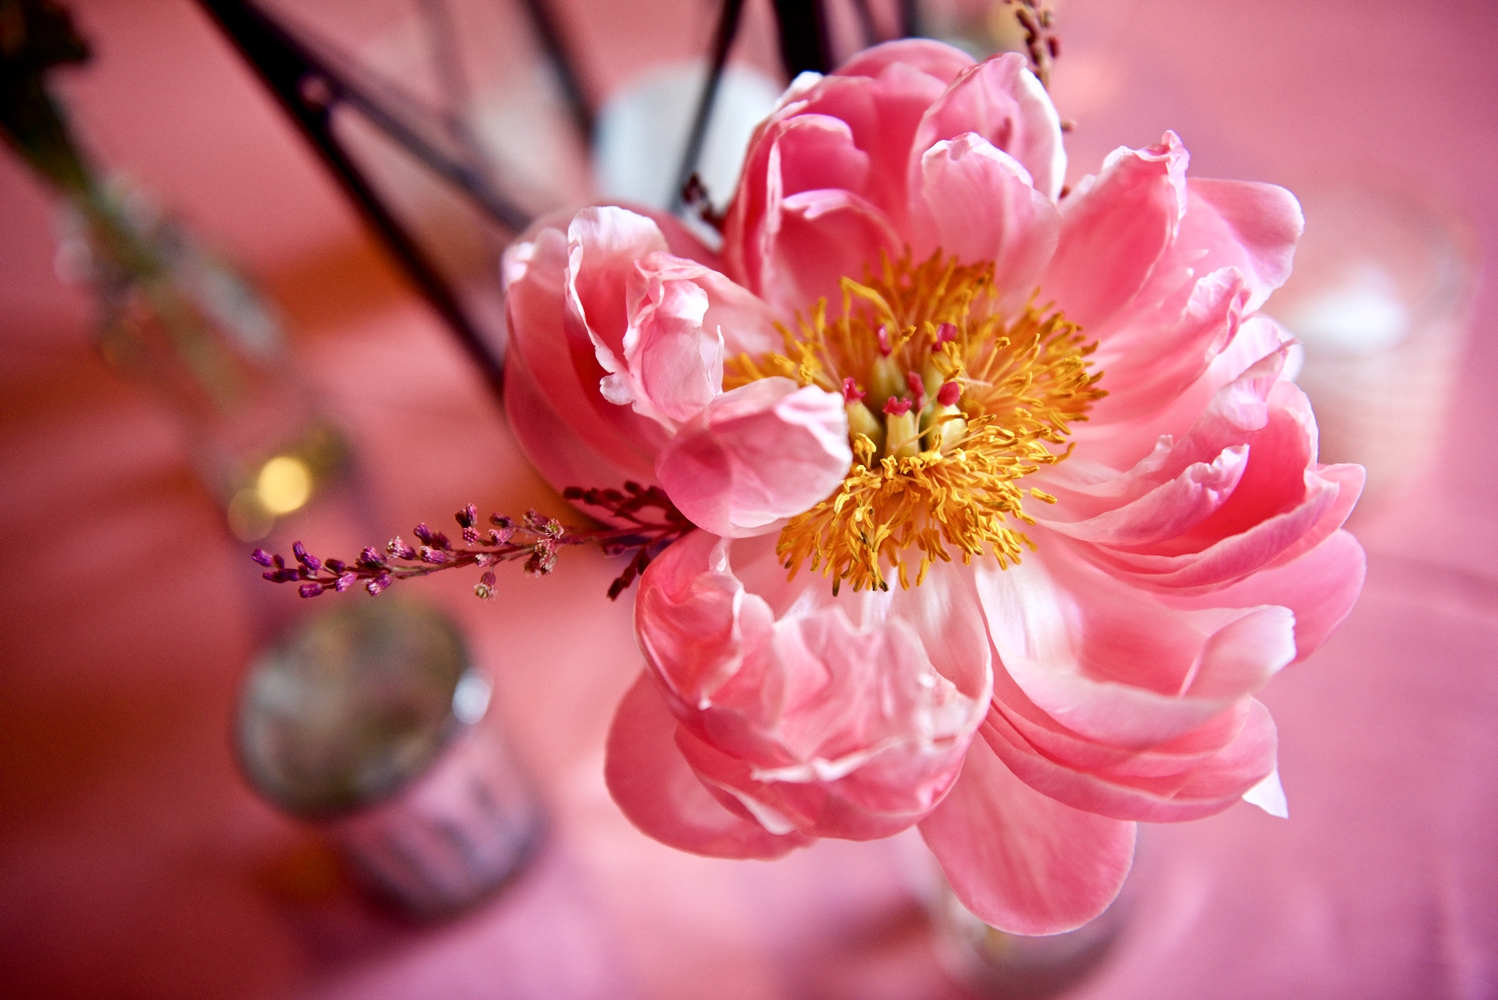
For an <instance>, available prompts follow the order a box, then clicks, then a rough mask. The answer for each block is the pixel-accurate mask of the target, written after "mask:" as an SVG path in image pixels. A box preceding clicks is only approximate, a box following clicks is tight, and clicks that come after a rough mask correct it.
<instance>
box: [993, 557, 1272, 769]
mask: <svg viewBox="0 0 1498 1000" xmlns="http://www.w3.org/2000/svg"><path fill="white" fill-rule="evenodd" d="M1042 551H1043V552H1044V553H1045V555H1046V559H1045V560H1044V561H1042V559H1041V558H1039V557H1038V556H1036V555H1031V556H1027V557H1026V559H1025V561H1024V562H1023V563H1022V564H1020V565H1017V566H1011V567H1010V568H1009V569H1007V570H1000V569H998V567H997V565H996V564H994V565H989V564H987V563H985V564H983V565H980V566H979V567H978V570H977V582H978V592H979V595H980V597H981V598H982V601H983V610H984V613H985V615H986V616H987V619H988V626H989V636H990V638H991V639H992V641H993V643H994V648H995V649H996V650H997V652H998V657H999V661H1000V662H999V663H998V664H996V665H995V668H994V670H995V690H996V691H998V690H999V683H1000V680H1001V678H1002V675H1003V674H1007V675H1008V677H1009V678H1011V679H1012V680H1013V681H1014V683H1015V684H1017V685H1018V687H1019V688H1020V689H1021V690H1022V691H1023V692H1024V693H1025V695H1026V696H1027V697H1028V698H1029V699H1030V700H1031V701H1032V702H1033V703H1034V704H1035V705H1037V706H1038V707H1040V708H1041V709H1042V710H1044V711H1045V712H1046V713H1048V714H1049V715H1050V716H1051V717H1052V718H1054V719H1055V720H1056V721H1057V722H1059V723H1061V724H1062V725H1064V726H1066V727H1067V728H1069V729H1071V730H1073V731H1075V732H1077V733H1079V734H1081V735H1083V736H1085V737H1087V738H1090V739H1093V740H1097V741H1099V742H1104V743H1108V744H1111V745H1113V746H1117V747H1122V748H1132V749H1143V748H1147V747H1150V746H1154V745H1157V744H1159V743H1163V742H1165V741H1167V740H1169V739H1172V738H1174V737H1177V736H1180V735H1182V734H1184V733H1187V732H1190V731H1191V730H1193V729H1195V728H1196V727H1198V726H1200V725H1202V724H1203V723H1205V722H1207V721H1208V720H1209V719H1211V718H1212V717H1213V716H1215V715H1217V714H1218V713H1220V712H1222V711H1225V710H1226V709H1228V708H1230V707H1231V706H1232V704H1233V703H1234V702H1235V701H1236V700H1237V699H1239V698H1241V697H1242V696H1244V695H1246V694H1250V693H1252V692H1253V691H1256V690H1258V688H1259V687H1261V686H1262V685H1263V684H1264V683H1265V682H1267V681H1268V679H1269V677H1270V676H1272V675H1273V674H1274V673H1275V672H1276V671H1278V670H1279V669H1280V668H1282V667H1283V666H1284V665H1285V664H1287V663H1289V662H1290V661H1291V660H1292V659H1293V658H1294V656H1295V647H1294V640H1293V623H1294V620H1293V616H1292V615H1291V614H1290V613H1289V612H1288V611H1286V610H1285V609H1283V608H1260V609H1256V610H1253V611H1245V610H1242V609H1231V608H1204V609H1191V610H1185V609H1177V608H1172V607H1170V606H1168V605H1166V604H1163V603H1162V602H1160V601H1159V600H1157V599H1155V598H1154V597H1153V596H1152V595H1150V594H1148V593H1145V592H1142V591H1139V590H1138V589H1137V588H1134V587H1131V586H1129V585H1128V584H1126V583H1122V582H1120V581H1117V580H1114V579H1112V578H1110V577H1108V576H1106V575H1105V574H1103V573H1101V572H1098V571H1097V570H1095V569H1092V568H1090V567H1088V566H1086V565H1083V564H1080V563H1079V562H1077V561H1076V560H1070V559H1067V558H1066V557H1065V554H1064V553H1057V552H1055V546H1052V547H1049V548H1045V547H1043V550H1042ZM1198 679H1200V682H1201V684H1202V687H1201V688H1200V689H1199V690H1197V691H1193V690H1192V687H1193V685H1194V684H1195V683H1196V682H1197V681H1198Z"/></svg>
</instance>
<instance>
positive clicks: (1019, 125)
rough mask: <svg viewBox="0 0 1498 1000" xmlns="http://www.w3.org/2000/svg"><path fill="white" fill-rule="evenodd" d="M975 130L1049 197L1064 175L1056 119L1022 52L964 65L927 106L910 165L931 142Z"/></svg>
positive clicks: (1063, 154)
mask: <svg viewBox="0 0 1498 1000" xmlns="http://www.w3.org/2000/svg"><path fill="white" fill-rule="evenodd" d="M968 132H972V133H976V134H977V135H979V136H981V137H982V138H983V139H985V140H987V141H988V142H989V143H991V144H992V145H993V146H994V147H995V148H997V149H1001V150H1003V151H1004V152H1005V153H1008V154H1009V155H1010V156H1012V157H1013V158H1014V159H1015V160H1016V161H1018V162H1019V163H1021V164H1023V165H1024V167H1025V170H1026V172H1027V175H1028V176H1029V177H1031V178H1033V179H1034V187H1035V189H1036V190H1037V191H1039V192H1040V193H1041V195H1042V196H1044V197H1045V198H1046V199H1047V200H1049V201H1052V202H1054V201H1055V200H1056V199H1057V198H1058V197H1060V194H1061V184H1062V182H1063V181H1064V180H1065V178H1066V148H1065V147H1064V146H1063V145H1062V142H1061V119H1060V117H1059V116H1058V115H1057V114H1056V108H1055V106H1054V105H1052V104H1051V101H1050V98H1049V97H1047V96H1046V92H1045V88H1044V87H1042V86H1041V85H1040V81H1039V80H1037V79H1036V78H1035V75H1034V74H1033V73H1031V72H1030V70H1029V69H1028V68H1026V66H1025V58H1024V56H1021V55H1019V54H1018V53H1015V52H1008V53H1005V54H1003V55H999V56H995V57H993V58H992V59H988V60H985V61H984V62H981V63H979V64H977V65H976V66H973V67H971V68H969V69H967V70H965V71H964V72H963V73H962V75H960V76H958V77H957V78H956V79H955V80H954V81H953V82H952V85H951V86H950V87H949V88H948V89H947V92H946V93H944V94H942V95H941V97H940V98H938V99H937V100H936V101H935V102H934V103H932V105H931V106H930V107H929V108H928V109H927V110H926V113H925V115H924V116H923V117H922V118H921V124H920V127H919V128H918V129H917V130H916V134H915V141H914V143H913V145H912V147H911V168H912V172H913V173H916V172H918V170H919V166H918V165H919V163H920V161H921V159H922V158H923V157H924V156H925V154H926V151H927V150H929V149H930V148H931V147H932V145H934V144H935V143H937V142H939V141H941V140H943V139H955V138H957V137H958V136H960V135H962V134H964V133H968Z"/></svg>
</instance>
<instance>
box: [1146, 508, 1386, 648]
mask: <svg viewBox="0 0 1498 1000" xmlns="http://www.w3.org/2000/svg"><path fill="white" fill-rule="evenodd" d="M1366 573H1367V558H1366V557H1365V556H1364V554H1363V547H1362V546H1361V545H1359V544H1358V540H1357V539H1356V538H1354V537H1353V536H1352V535H1351V534H1349V533H1348V532H1346V531H1337V532H1335V533H1333V534H1332V535H1331V536H1330V537H1329V538H1327V539H1326V540H1325V541H1323V542H1321V544H1319V545H1317V546H1316V547H1315V548H1314V549H1311V550H1310V551H1309V552H1306V553H1305V554H1303V555H1301V556H1299V557H1298V558H1296V559H1295V560H1294V561H1292V562H1287V563H1284V564H1282V565H1279V566H1275V567H1273V568H1271V569H1265V570H1260V571H1259V572H1257V573H1255V574H1253V575H1252V576H1250V577H1248V578H1246V579H1244V580H1241V581H1239V582H1238V583H1235V584H1233V585H1232V586H1231V587H1225V588H1223V589H1221V590H1215V591H1212V592H1211V593H1208V594H1202V595H1200V596H1193V597H1175V596H1169V595H1167V596H1164V597H1163V598H1162V599H1164V600H1166V601H1169V602H1170V603H1172V604H1175V605H1177V606H1180V607H1193V608H1194V607H1204V606H1207V605H1215V606H1219V607H1221V606H1234V605H1236V606H1238V607H1251V606H1253V605H1257V604H1278V605H1281V606H1283V607H1287V608H1289V609H1290V610H1291V611H1293V612H1294V613H1295V650H1296V656H1295V658H1296V660H1303V659H1305V658H1306V657H1307V656H1310V655H1311V654H1312V653H1314V652H1315V651H1316V650H1317V649H1318V648H1319V647H1320V646H1321V644H1322V643H1323V642H1325V641H1326V638H1327V636H1329V635H1331V633H1332V631H1333V630H1335V629H1336V627H1337V626H1338V625H1339V624H1341V622H1342V620H1343V619H1344V618H1346V617H1347V615H1348V613H1349V612H1350V611H1352V606H1353V604H1355V603H1356V602H1357V599H1358V595H1359V594H1360V593H1362V590H1363V578H1364V576H1365V575H1366Z"/></svg>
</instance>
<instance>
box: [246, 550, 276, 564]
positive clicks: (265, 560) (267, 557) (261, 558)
mask: <svg viewBox="0 0 1498 1000" xmlns="http://www.w3.org/2000/svg"><path fill="white" fill-rule="evenodd" d="M250 558H251V559H253V560H255V561H256V562H257V563H259V564H260V565H262V566H274V565H275V564H276V561H275V560H274V559H272V558H271V554H270V553H269V552H267V551H265V550H264V549H256V550H255V551H254V552H251V553H250Z"/></svg>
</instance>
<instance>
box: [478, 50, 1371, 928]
mask: <svg viewBox="0 0 1498 1000" xmlns="http://www.w3.org/2000/svg"><path fill="white" fill-rule="evenodd" d="M1186 163H1187V154H1186V151H1185V149H1184V148H1183V147H1182V146H1181V144H1180V141H1179V140H1178V139H1177V138H1176V136H1175V135H1174V134H1170V133H1167V134H1166V136H1165V137H1164V139H1163V140H1162V141H1161V142H1160V144H1159V145H1156V146H1152V147H1149V148H1147V149H1137V150H1136V149H1127V148H1122V149H1119V150H1117V151H1116V152H1114V153H1113V154H1112V155H1110V156H1109V157H1108V158H1107V160H1106V161H1104V163H1103V165H1102V169H1101V171H1100V172H1099V173H1098V174H1097V176H1095V177H1087V178H1086V179H1084V180H1083V181H1082V182H1081V183H1080V184H1079V185H1078V186H1077V187H1076V189H1075V190H1072V191H1070V192H1069V193H1065V194H1064V195H1063V191H1062V177H1063V174H1064V172H1065V166H1066V160H1065V152H1064V150H1063V147H1062V138H1061V131H1060V127H1059V123H1058V120H1057V117H1056V112H1055V110H1054V108H1053V107H1052V106H1051V103H1050V101H1049V99H1048V98H1047V96H1046V94H1045V92H1044V90H1043V89H1042V88H1041V87H1040V85H1039V84H1038V82H1037V81H1036V80H1035V78H1034V77H1033V76H1031V75H1030V73H1029V72H1028V70H1027V69H1025V68H1024V65H1023V61H1022V60H1021V59H1020V58H1019V57H1017V56H1014V55H1006V56H1000V57H997V58H994V59H990V60H988V61H987V62H983V63H977V64H975V63H974V62H973V61H972V60H971V59H969V58H968V57H967V56H965V55H963V54H962V53H960V52H958V51H957V50H955V49H952V48H949V47H946V46H944V45H940V44H937V43H933V42H927V41H905V42H897V43H891V44H888V45H883V46H879V47H877V48H875V49H871V50H869V51H868V52H866V53H864V54H862V55H860V56H858V57H857V58H855V59H854V60H853V61H852V62H851V63H849V64H848V65H846V66H844V67H843V68H842V69H840V70H838V71H837V72H836V73H834V74H832V75H830V76H826V77H817V76H815V75H804V76H802V77H801V78H799V79H797V80H796V82H795V83H794V84H793V85H792V86H791V88H790V89H789V91H787V93H786V95H785V96H784V97H783V98H782V100H781V102H780V105H779V107H778V109H777V110H776V111H775V112H774V114H772V115H771V117H770V118H769V119H768V120H767V121H766V122H765V123H763V124H762V125H761V126H760V127H759V129H758V131H757V132H756V134H755V137H754V139H753V141H752V142H751V145H750V148H749V152H748V157H747V161H746V165H745V169H744V173H743V177H742V180H741V182H740V187H739V190H738V191H737V193H736V195H735V197H734V200H733V202H732V204H731V206H730V209H729V213H728V217H727V222H726V226H725V231H724V245H723V249H722V253H721V257H720V256H717V255H715V254H713V253H712V252H710V251H709V250H708V249H707V248H705V247H704V246H702V245H701V244H700V243H698V242H697V241H696V240H695V239H694V238H692V237H691V236H690V235H689V234H688V233H687V232H686V231H685V230H684V229H683V228H682V227H681V226H680V225H679V224H677V223H676V222H675V221H673V220H671V219H669V218H665V217H660V216H654V215H650V214H646V213H639V212H631V211H627V210H625V209H623V208H614V207H603V208H590V209H587V210H584V211H582V212H580V213H578V214H577V215H576V216H575V217H573V218H572V219H571V220H570V221H569V222H567V223H566V224H565V225H563V224H562V223H544V224H541V225H539V226H538V227H536V229H534V230H533V231H532V232H531V233H530V234H528V235H527V236H526V237H525V238H524V239H523V240H522V241H521V242H519V243H518V244H516V245H515V246H514V247H513V248H512V249H511V251H510V252H509V254H508V256H507V259H506V264H505V267H506V275H507V281H508V287H509V297H508V309H509V320H510V328H511V332H512V337H513V343H512V351H511V355H510V358H511V360H510V366H509V375H508V407H509V412H510V416H511V419H512V421H513V423H514V426H515V429H516V431H517V433H518V435H519V437H520V440H521V442H522V444H523V445H524V447H525V449H526V452H527V454H528V455H529V456H530V457H531V458H532V459H533V460H534V462H535V464H536V465H537V467H538V468H539V469H540V470H541V471H542V472H543V474H544V475H546V476H547V477H548V478H549V479H550V480H551V481H552V482H553V483H555V484H557V485H559V486H560V485H570V484H574V483H578V484H587V485H609V484H616V483H618V482H619V481H621V480H624V479H634V480H638V481H641V482H646V483H653V484H657V485H659V486H661V487H662V488H663V489H664V490H665V491H666V492H667V493H668V494H669V496H670V497H671V499H672V501H673V502H674V503H675V504H676V505H677V506H678V507H679V508H680V510H681V511H682V512H683V513H684V514H686V515H687V516H688V517H689V518H690V519H691V520H692V521H693V523H695V524H696V525H698V526H699V527H700V528H701V529H702V530H701V531H699V532H697V533H695V534H692V535H690V536H688V537H686V538H685V539H683V540H682V541H680V542H677V543H676V544H674V545H672V546H671V547H670V548H668V549H667V550H666V552H665V553H664V554H663V555H662V556H661V557H660V558H658V559H657V560H656V561H655V562H654V563H653V564H652V565H651V566H650V567H649V569H648V570H647V571H646V572H645V574H644V576H643V578H642V580H641V583H640V590H639V594H638V597H637V601H636V630H637V635H638V638H639V643H640V647H641V649H642V650H643V652H644V654H645V659H646V662H647V664H648V667H647V669H646V671H645V672H644V673H643V674H642V675H641V677H640V679H639V681H638V682H637V683H636V684H635V686H634V687H633V689H632V690H631V691H630V692H629V694H628V695H627V696H626V698H625V700H624V702H623V703H622V704H621V705H620V707H619V711H618V714H617V717H616V719H615V722H614V726H613V729H612V731H611V733H610V737H609V743H608V764H607V778H608V782H609V787H610V789H611V791H612V793H613V795H614V797H615V799H616V800H617V801H618V803H619V805H620V806H621V808H623V810H624V811H625V812H626V813H627V814H628V815H629V817H630V819H631V820H632V821H633V822H634V823H635V824H636V825H638V826H639V827H640V828H641V829H642V830H644V831H645V832H646V833H648V834H650V835H651V836H653V837H655V838H657V839H659V840H661V841H663V842H665V843H667V844H671V845H674V846H676V847H679V848H682V849H684V850H688V851H694V852H698V853H702V854H710V855H719V856H724V857H756V858H769V857H775V856H777V855H780V854H783V853H785V852H786V851H789V850H792V849H794V848H796V847H799V846H802V845H805V844H807V843H810V842H811V841H812V840H814V839H815V838H818V837H845V838H853V839H867V838H874V837H883V836H887V835H889V834H892V833H895V832H897V831H899V830H903V829H905V828H907V827H909V826H911V825H919V828H920V831H921V834H922V836H923V837H924V838H925V840H926V842H927V844H928V845H929V846H930V848H931V850H932V851H933V852H934V854H935V855H936V857H937V859H938V860H939V861H940V863H941V865H942V868H943V869H944V871H945V872H946V874H947V877H948V879H949V880H950V882H951V883H952V886H953V888H954V889H955V891H956V892H957V894H958V896H959V897H960V898H961V899H962V900H963V901H964V902H965V903H966V904H967V905H968V907H969V908H970V909H972V910H973V911H974V912H975V913H976V914H978V915H979V916H980V917H982V918H983V919H984V920H986V921H988V922H990V923H992V924H994V925H995V926H998V927H1001V928H1003V929H1006V930H1010V931H1015V932H1019V933H1028V934H1041V933H1052V932H1057V931H1061V930H1065V929H1068V928H1071V927H1075V926H1077V925H1079V924H1081V923H1083V922H1085V921H1086V920H1088V919H1090V918H1091V917H1093V916H1095V915H1096V914H1098V913H1099V912H1101V911H1102V910H1103V909H1104V908H1105V907H1106V906H1107V905H1108V903H1109V902H1110V901H1111V900H1112V899H1113V897H1114V895H1115V894H1116V893H1117V891H1118V888H1119V886H1120V885H1121V884H1122V881H1123V878H1124V876H1125V875H1126V874H1127V872H1128V869H1129V865H1130V863H1131V860H1132V856H1133V846H1134V833H1135V822H1136V821H1138V820H1150V821H1162V820H1183V819H1191V818H1195V817H1199V816H1205V815H1208V814H1211V813H1214V812H1218V811H1220V810H1222V809H1225V808H1227V807H1228V806H1229V805H1231V804H1232V803H1234V802H1235V801H1237V800H1238V799H1239V798H1248V799H1249V800H1250V801H1253V802H1255V803H1257V804H1259V805H1261V806H1263V807H1264V808H1266V809H1268V810H1269V811H1271V812H1276V813H1278V814H1281V815H1283V813H1284V799H1283V794H1282V793H1281V792H1280V790H1279V783H1278V779H1277V776H1276V764H1275V747H1276V736H1275V728H1274V723H1273V721H1272V720H1271V719H1270V717H1269V714H1268V712H1267V711H1266V710H1265V709H1264V707H1263V705H1262V704H1260V703H1259V702H1258V701H1256V700H1255V699H1254V694H1255V692H1257V691H1258V690H1259V689H1260V688H1261V687H1262V686H1263V685H1264V684H1265V683H1266V682H1267V681H1268V680H1269V678H1270V677H1271V676H1273V675H1274V674H1275V673H1276V672H1277V671H1279V670H1280V669H1281V668H1283V667H1285V666H1287V665H1288V664H1290V663H1292V662H1294V661H1296V660H1298V659H1301V658H1304V657H1305V656H1306V655H1308V654H1309V653H1310V652H1311V651H1312V650H1314V649H1315V648H1316V647H1317V646H1318V645H1320V643H1321V642H1322V641H1323V640H1324V639H1325V638H1326V636H1327V635H1328V633H1329V632H1330V631H1331V630H1332V629H1333V628H1334V627H1335V626H1336V624H1337V623H1338V622H1339V621H1340V620H1341V619H1342V618H1343V617H1344V616H1345V615H1346V614H1347V612H1348V610H1349V609H1350V608H1351V606H1352V603H1353V601H1354V600H1355V599H1356V597H1357V594H1358V592H1359V590H1360V588H1361V585H1362V576H1363V554H1362V550H1361V549H1360V548H1359V546H1358V544H1357V543H1356V542H1355V541H1354V540H1353V539H1352V538H1351V536H1349V535H1348V534H1347V533H1346V532H1343V531H1341V530H1339V529H1340V526H1341V524H1342V522H1343V520H1344V519H1345V518H1346V517H1347V514H1348V512H1349V511H1350V510H1351V508H1352V505H1353V503H1354V502H1355V500H1356V499H1357V496H1358V493H1359V490H1360V489H1361V485H1362V479H1363V473H1362V470H1361V469H1360V468H1358V467H1356V466H1345V465H1333V466H1326V465H1321V464H1318V463H1317V461H1316V423H1315V420H1314V418H1313V417H1312V414H1311V411H1310V407H1309V406H1308V405H1307V403H1306V400H1305V397H1304V396H1303V395H1302V394H1301V392H1300V391H1299V390H1298V389H1297V388H1296V387H1295V386H1294V385H1293V384H1291V383H1290V382H1288V381H1285V380H1284V379H1283V378H1282V377H1281V370H1282V367H1283V363H1284V357H1285V352H1286V348H1287V343H1288V338H1287V337H1286V335H1285V334H1284V333H1283V332H1282V331H1281V330H1280V329H1279V328H1278V327H1276V326H1275V325H1274V324H1273V323H1272V322H1271V321H1270V320H1268V319H1266V318H1263V317H1261V316H1258V315H1256V310H1257V309H1258V308H1259V307H1260V305H1262V303H1263V302H1264V300H1265V298H1266V297H1267V296H1268V295H1269V293H1270V292H1271V291H1272V290H1273V289H1275V288H1276V287H1278V286H1279V285H1280V284H1281V283H1282V282H1283V281H1284V280H1285V278H1286V276H1287V275H1288V273H1289V270H1290V260H1291V256H1292V253H1293V250H1294V246H1295V241H1296V239H1297V238H1298V236H1299V233H1300V230H1301V216H1300V211H1299V208H1298V206H1297V205H1296V203H1295V200H1294V199H1293V198H1292V197H1291V196H1290V195H1289V194H1288V193H1287V192H1286V191H1284V190H1282V189H1280V188H1277V187H1272V186H1268V185H1262V184H1247V183H1238V182H1232V181H1203V180H1190V181H1188V180H1187V178H1186Z"/></svg>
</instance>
